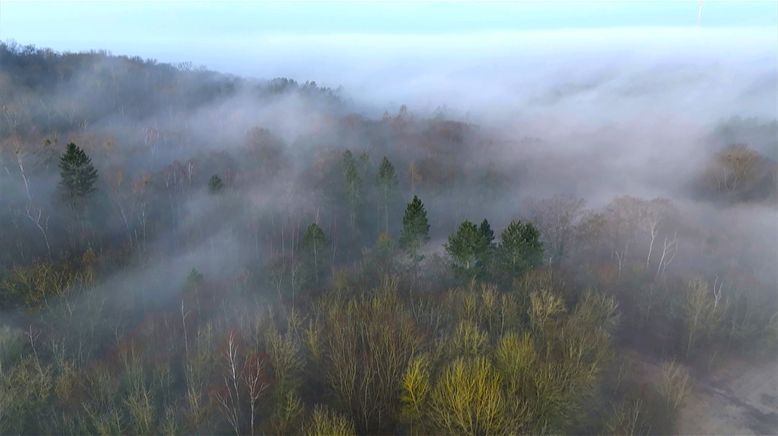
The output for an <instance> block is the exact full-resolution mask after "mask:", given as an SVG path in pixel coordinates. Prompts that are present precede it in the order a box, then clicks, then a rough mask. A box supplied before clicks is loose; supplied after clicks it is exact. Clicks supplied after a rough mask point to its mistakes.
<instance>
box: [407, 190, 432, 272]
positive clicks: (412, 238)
mask: <svg viewBox="0 0 778 436" xmlns="http://www.w3.org/2000/svg"><path fill="white" fill-rule="evenodd" d="M429 232H430V225H429V222H428V221H427V211H426V210H425V209H424V204H423V203H422V202H421V200H420V199H419V197H417V196H415V195H414V196H413V200H411V202H410V203H408V206H407V207H406V208H405V215H404V216H403V229H402V234H401V235H400V246H401V247H402V248H403V250H405V252H406V253H407V254H408V257H410V258H411V260H412V261H413V262H414V263H418V262H420V261H421V260H422V259H423V258H424V256H420V255H419V250H420V249H421V246H422V244H424V243H425V242H427V241H429V239H430V235H429Z"/></svg>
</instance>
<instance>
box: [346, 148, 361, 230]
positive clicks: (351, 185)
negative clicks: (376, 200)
mask: <svg viewBox="0 0 778 436" xmlns="http://www.w3.org/2000/svg"><path fill="white" fill-rule="evenodd" d="M343 177H344V181H345V184H346V201H347V202H348V207H349V223H350V224H351V228H352V229H353V230H356V227H357V211H358V209H359V202H360V200H361V194H362V193H361V190H362V178H361V177H360V175H359V168H358V166H357V160H356V159H354V155H353V154H352V153H351V150H346V151H345V152H343Z"/></svg>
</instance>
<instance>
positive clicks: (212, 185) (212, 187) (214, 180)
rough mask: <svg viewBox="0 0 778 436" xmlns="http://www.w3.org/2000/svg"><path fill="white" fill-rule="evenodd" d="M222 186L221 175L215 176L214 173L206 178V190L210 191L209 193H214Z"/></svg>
mask: <svg viewBox="0 0 778 436" xmlns="http://www.w3.org/2000/svg"><path fill="white" fill-rule="evenodd" d="M223 188H224V182H222V179H221V177H219V176H217V175H216V174H214V175H212V176H211V178H210V179H209V180H208V190H209V191H210V192H211V194H216V193H218V192H220V191H221V190H222V189H223Z"/></svg>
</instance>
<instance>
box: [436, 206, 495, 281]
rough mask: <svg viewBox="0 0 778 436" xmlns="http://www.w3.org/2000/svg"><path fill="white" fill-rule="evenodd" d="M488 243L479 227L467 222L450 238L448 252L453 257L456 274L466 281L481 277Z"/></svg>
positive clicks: (447, 246) (446, 246) (447, 244)
mask: <svg viewBox="0 0 778 436" xmlns="http://www.w3.org/2000/svg"><path fill="white" fill-rule="evenodd" d="M487 245H488V243H487V241H486V238H484V235H483V234H482V233H481V231H480V229H479V228H478V226H476V225H475V224H473V223H471V222H470V221H467V220H465V221H464V222H462V224H460V225H459V228H458V229H457V231H456V232H455V233H453V234H452V235H450V236H449V237H448V243H446V244H445V248H446V252H447V253H448V254H449V256H451V259H452V261H453V262H452V267H453V268H454V271H455V273H456V274H457V275H458V276H460V278H462V279H464V280H472V279H474V278H478V277H481V276H482V275H483V271H484V262H483V261H484V253H485V251H486V247H487Z"/></svg>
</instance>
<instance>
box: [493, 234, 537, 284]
mask: <svg viewBox="0 0 778 436" xmlns="http://www.w3.org/2000/svg"><path fill="white" fill-rule="evenodd" d="M500 238H501V242H500V245H499V247H498V249H497V250H498V254H497V259H498V264H499V265H498V268H499V272H500V275H501V276H502V277H503V278H504V279H505V280H506V281H508V280H512V279H513V278H514V277H518V276H520V275H521V274H523V273H524V272H526V271H527V270H529V269H531V268H534V267H536V266H538V265H540V264H541V263H542V261H543V243H542V242H540V232H538V230H537V229H536V228H535V226H533V225H532V223H528V222H527V223H523V222H521V221H518V220H515V221H511V223H510V224H508V227H506V228H505V230H503V232H502V235H500Z"/></svg>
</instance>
